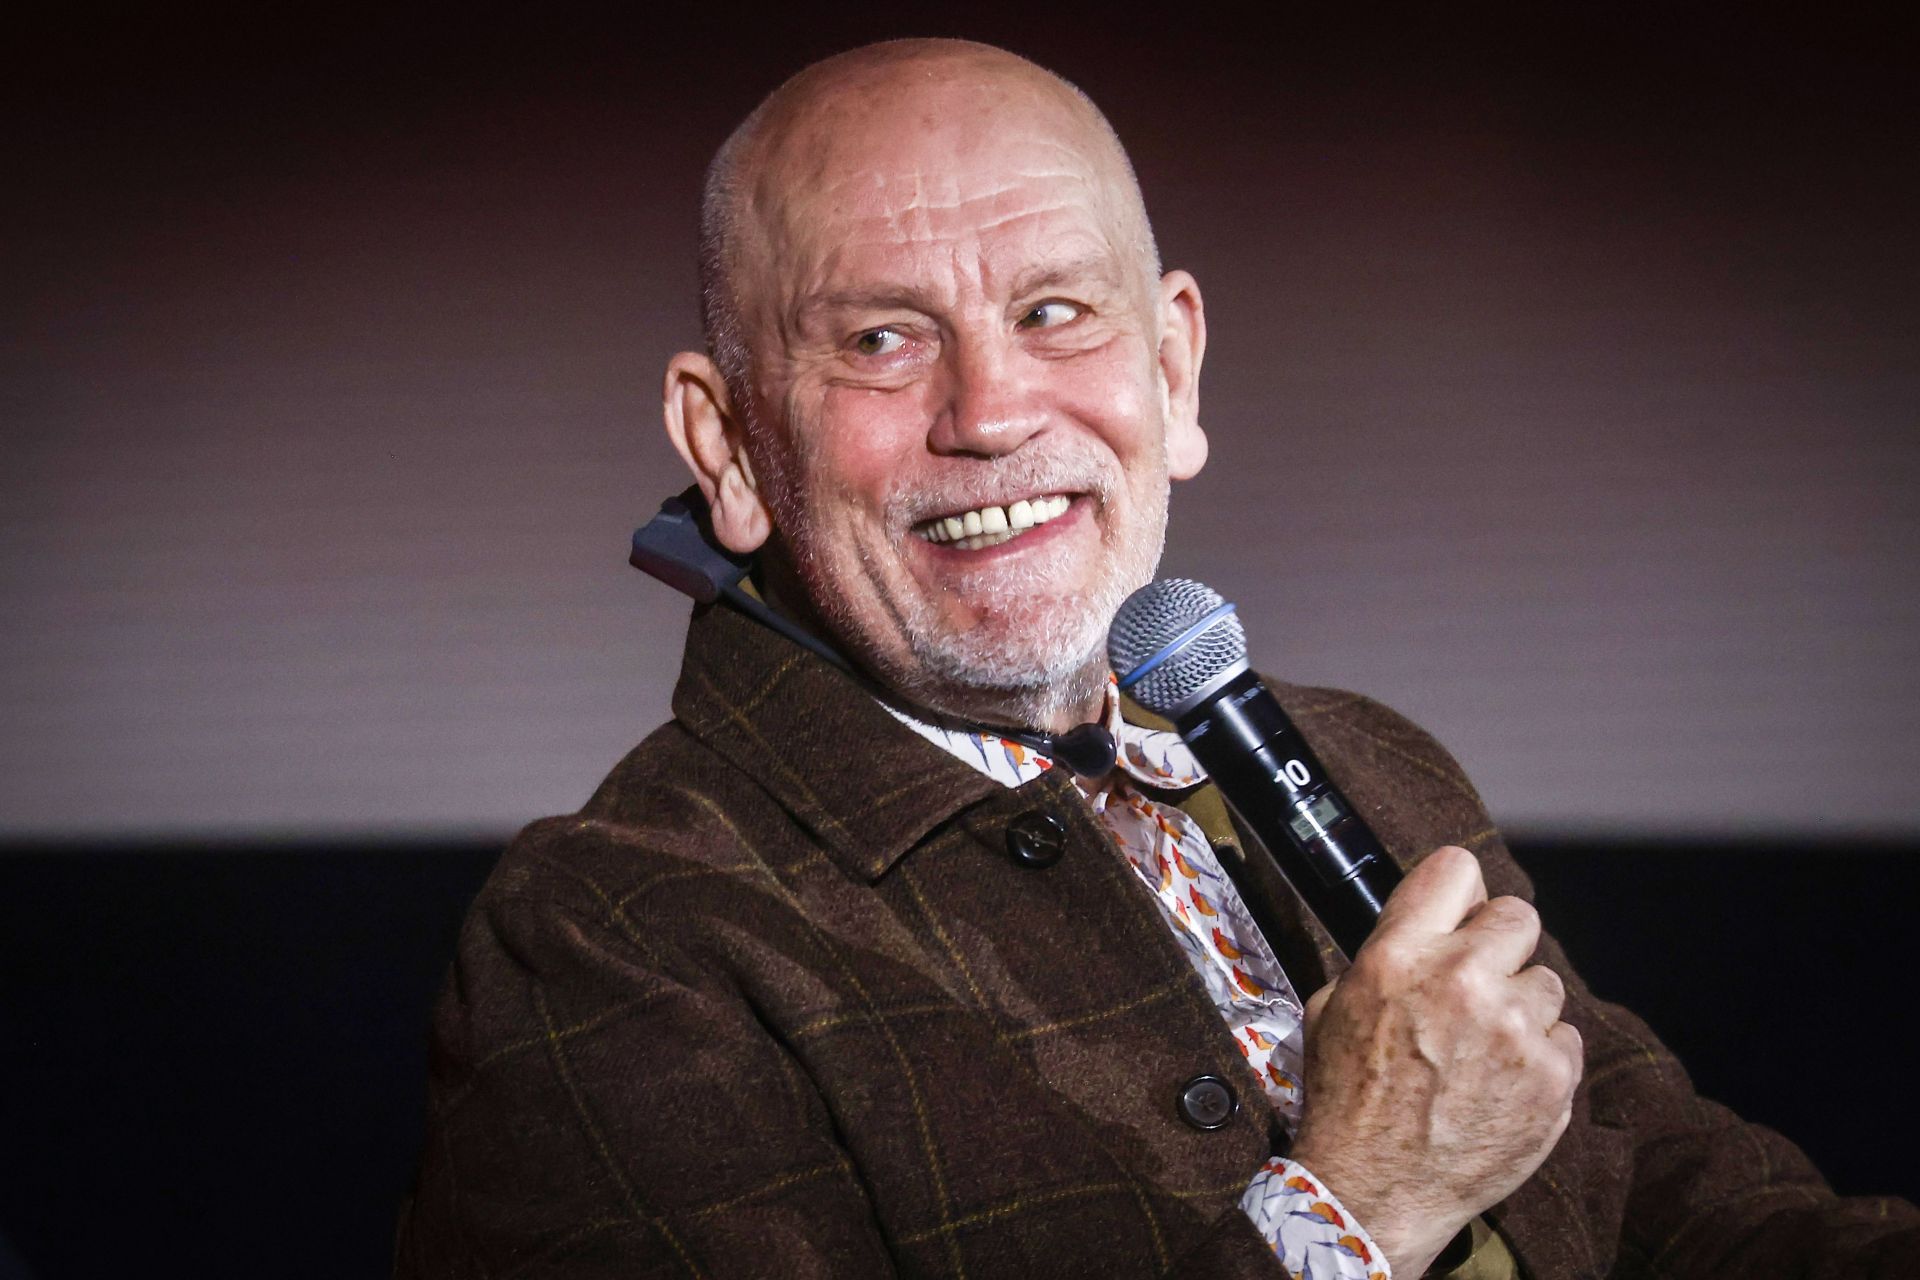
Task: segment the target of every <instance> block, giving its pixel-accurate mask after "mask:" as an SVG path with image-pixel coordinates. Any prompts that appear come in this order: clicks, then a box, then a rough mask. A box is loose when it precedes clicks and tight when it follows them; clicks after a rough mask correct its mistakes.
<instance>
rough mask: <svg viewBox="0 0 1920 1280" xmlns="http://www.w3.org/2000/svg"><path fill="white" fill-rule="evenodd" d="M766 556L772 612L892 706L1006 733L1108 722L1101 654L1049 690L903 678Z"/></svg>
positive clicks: (763, 570) (760, 578)
mask: <svg viewBox="0 0 1920 1280" xmlns="http://www.w3.org/2000/svg"><path fill="white" fill-rule="evenodd" d="M768 559H770V558H763V559H762V562H761V566H760V567H759V569H758V570H757V571H756V572H755V574H754V577H753V584H754V589H755V591H756V593H757V594H758V595H759V597H760V598H761V600H763V601H764V602H765V603H766V604H767V605H768V607H770V608H771V609H773V610H775V611H777V612H779V613H781V614H784V615H785V616H786V617H788V618H791V619H793V620H794V621H796V622H797V623H799V624H800V626H801V627H803V628H804V629H805V630H806V631H808V632H809V633H811V634H812V635H814V636H816V637H818V638H820V639H822V640H825V641H827V642H828V643H829V644H833V645H834V646H835V647H836V649H837V651H838V652H839V653H841V654H842V656H843V657H844V658H845V659H846V661H847V662H848V663H849V664H851V665H852V666H854V667H855V668H857V669H858V671H859V672H860V674H861V675H863V676H865V677H866V679H867V680H868V681H870V682H871V683H872V684H873V685H874V686H876V687H877V688H878V689H879V690H880V691H881V692H882V693H883V694H884V695H885V696H886V697H887V698H888V699H889V700H890V701H892V702H894V703H895V704H896V705H898V706H899V707H901V708H902V709H903V710H907V711H911V712H913V713H914V714H916V715H918V716H920V717H921V718H922V719H926V720H928V721H930V722H944V723H946V724H947V725H949V726H950V727H954V728H962V727H964V728H969V729H979V728H986V729H993V728H1004V729H1013V730H1021V731H1027V732H1037V733H1044V734H1057V733H1065V732H1066V731H1068V730H1069V729H1073V728H1075V727H1077V726H1079V725H1083V724H1100V723H1103V722H1104V721H1105V719H1106V702H1107V679H1108V673H1107V667H1106V663H1105V661H1104V660H1103V658H1102V657H1101V656H1099V655H1095V656H1092V657H1090V658H1089V659H1088V661H1087V662H1086V664H1085V665H1083V666H1082V667H1081V668H1080V669H1079V670H1078V671H1075V672H1073V673H1072V674H1070V675H1068V676H1066V677H1065V678H1063V679H1060V680H1056V681H1053V682H1051V683H1048V684H1045V685H1034V686H1022V687H1012V688H1002V687H993V686H981V685H970V684H960V683H957V682H954V681H948V680H940V679H937V678H931V677H929V678H925V679H921V680H913V681H908V680H901V679H897V678H894V676H893V675H892V673H889V672H888V671H886V670H885V668H884V665H883V664H879V663H875V662H872V661H869V660H867V659H866V657H865V655H862V654H860V653H859V652H858V651H855V650H850V649H848V648H847V647H846V646H844V645H842V644H840V643H839V642H838V638H837V637H836V636H835V635H834V632H833V630H832V628H831V627H830V626H829V625H828V624H827V621H826V619H825V618H823V617H822V616H821V615H820V612H819V611H818V610H816V609H814V608H813V607H812V604H811V602H810V601H809V600H808V598H807V595H806V593H805V592H804V591H802V590H800V589H799V583H798V582H797V580H795V578H794V577H793V575H792V574H791V573H790V572H783V571H782V567H781V565H780V562H779V561H778V560H774V561H773V563H772V564H769V563H768Z"/></svg>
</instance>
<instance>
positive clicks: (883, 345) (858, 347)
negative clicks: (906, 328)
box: [853, 329, 907, 356]
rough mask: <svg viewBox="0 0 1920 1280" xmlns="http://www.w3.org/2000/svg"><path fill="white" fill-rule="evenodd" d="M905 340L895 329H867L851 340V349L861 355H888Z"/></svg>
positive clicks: (902, 344)
mask: <svg viewBox="0 0 1920 1280" xmlns="http://www.w3.org/2000/svg"><path fill="white" fill-rule="evenodd" d="M906 341H907V340H906V338H904V337H902V336H901V334H900V332H899V331H898V330H896V329H869V330H867V331H866V332H865V333H863V334H861V335H860V336H858V337H857V338H855V339H854V340H853V349H854V350H855V351H858V352H859V353H860V354H861V355H863V356H890V355H892V354H893V353H894V352H896V351H898V350H899V349H900V348H901V347H902V346H904V345H905V344H906Z"/></svg>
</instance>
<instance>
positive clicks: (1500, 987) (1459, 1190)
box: [1291, 847, 1581, 1280]
mask: <svg viewBox="0 0 1920 1280" xmlns="http://www.w3.org/2000/svg"><path fill="white" fill-rule="evenodd" d="M1539 937H1540V917H1539V916H1538V915H1536V914H1535V913H1534V910H1533V908H1532V907H1530V906H1528V905H1527V904H1526V903H1524V902H1522V901H1520V900H1519V899H1518V898H1495V899H1493V900H1492V901H1488V899H1487V887H1486V883H1485V881H1483V880H1482V879H1481V876H1480V864H1479V862H1478V861H1477V860H1476V859H1475V858H1474V856H1473V855H1472V854H1470V853H1468V852H1467V851H1466V850H1465V849H1457V848H1452V847H1448V848H1443V849H1439V850H1437V851H1435V852H1434V853H1433V854H1432V856H1430V857H1429V858H1427V860H1426V861H1425V862H1422V863H1421V864H1420V865H1419V866H1418V867H1416V868H1414V869H1413V870H1412V871H1411V872H1409V873H1408V874H1407V878H1406V879H1405V880H1403V881H1402V882H1401V883H1400V886H1399V888H1397V889H1396V890H1394V893H1393V896H1392V897H1391V898H1389V899H1388V900H1387V904H1386V909H1385V910H1384V911H1383V912H1382V913H1381V916H1380V923H1379V924H1378V925H1377V926H1376V927H1375V928H1374V931H1373V933H1372V935H1371V936H1370V937H1369V938H1368V939H1367V942H1366V945H1365V946H1363V947H1361V948H1360V953H1359V954H1358V955H1356V956H1355V957H1354V958H1353V967H1352V968H1350V969H1349V970H1347V972H1346V973H1345V974H1344V975H1342V976H1341V978H1340V979H1339V980H1338V981H1337V982H1335V983H1332V984H1330V985H1328V986H1327V987H1325V988H1323V989H1322V990H1321V991H1319V992H1318V993H1316V994H1315V995H1314V997H1313V999H1311V1000H1309V1001H1308V1002H1307V1021H1306V1051H1307V1060H1306V1077H1307V1078H1306V1104H1307V1105H1306V1111H1305V1114H1304V1115H1303V1116H1302V1118H1301V1121H1300V1128H1299V1131H1298V1133H1297V1134H1296V1136H1295V1140H1294V1143H1293V1148H1292V1153H1291V1154H1292V1156H1293V1158H1294V1159H1295V1160H1298V1161H1299V1162H1300V1163H1302V1164H1304V1165H1306V1166H1307V1167H1308V1168H1309V1169H1311V1170H1312V1171H1313V1172H1314V1174H1315V1175H1316V1176H1318V1177H1319V1178H1320V1179H1322V1180H1323V1181H1324V1182H1325V1183H1326V1185H1327V1186H1328V1187H1329V1188H1331V1189H1332V1190H1333V1192H1334V1194H1336V1195H1338V1196H1339V1197H1340V1200H1341V1201H1342V1203H1344V1204H1345V1205H1346V1206H1347V1208H1348V1209H1350V1210H1351V1211H1352V1212H1353V1214H1354V1216H1355V1217H1357V1218H1358V1219H1359V1220H1360V1221H1361V1223H1362V1224H1364V1225H1365V1226H1366V1228H1367V1230H1368V1232H1370V1233H1371V1234H1372V1236H1373V1238H1374V1240H1375V1242H1376V1243H1378V1244H1379V1245H1380V1247H1381V1248H1382V1249H1384V1250H1385V1251H1386V1254H1387V1257H1388V1258H1389V1259H1390V1260H1391V1261H1392V1263H1393V1269H1394V1272H1395V1273H1396V1274H1397V1275H1400V1276H1404V1277H1407V1278H1408V1280H1412V1278H1413V1277H1416V1276H1418V1275H1419V1274H1420V1273H1421V1272H1422V1271H1424V1270H1426V1267H1427V1264H1428V1263H1430V1262H1431V1261H1432V1260H1433V1258H1434V1257H1435V1256H1436V1255H1437V1254H1438V1253H1439V1252H1440V1250H1441V1249H1443V1248H1445V1247H1446V1244H1447V1242H1448V1241H1449V1240H1450V1239H1452V1238H1453V1235H1454V1233H1455V1232H1457V1231H1458V1230H1459V1229H1460V1228H1461V1227H1462V1226H1463V1225H1465V1224H1466V1222H1467V1221H1468V1220H1469V1219H1470V1218H1472V1217H1473V1215H1475V1214H1476V1213H1479V1212H1480V1211H1481V1210H1483V1209H1486V1208H1488V1207H1489V1206H1491V1205H1494V1204H1497V1203H1499V1201H1501V1200H1502V1199H1504V1198H1505V1197H1506V1196H1507V1195H1508V1194H1509V1193H1511V1192H1512V1191H1513V1190H1514V1188H1516V1187H1518V1186H1519V1185H1520V1184H1521V1183H1522V1182H1524V1181H1525V1180H1526V1179H1527V1177H1528V1175H1530V1174H1531V1173H1532V1172H1533V1171H1534V1170H1535V1169H1537V1168H1539V1167H1540V1163H1541V1161H1543V1160H1545V1159H1546V1158H1547V1153H1548V1152H1549V1151H1551V1150H1552V1149H1553V1144H1554V1143H1555V1142H1557V1141H1559V1138H1560V1135H1561V1134H1562V1133H1563V1132H1565V1131H1566V1127H1567V1121H1568V1119H1569V1118H1570V1117H1571V1115H1572V1105H1573V1090H1574V1086H1575V1085H1576V1084H1578V1083H1579V1081H1580V1063H1581V1058H1580V1033H1579V1032H1578V1031H1576V1030H1574V1029H1573V1028H1572V1027H1570V1026H1568V1025H1567V1024H1566V1023H1564V1022H1562V1021H1560V1009H1561V1006H1562V1004H1563V1003H1564V1002H1565V1000H1566V990H1565V988H1564V987H1563V986H1562V985H1561V982H1560V978H1559V975H1558V974H1556V973H1554V972H1553V971H1552V970H1551V969H1547V968H1545V967H1543V966H1540V965H1535V966H1533V967H1532V968H1525V969H1523V968H1521V966H1522V965H1524V964H1526V962H1527V957H1528V956H1530V955H1532V954H1533V948H1534V944H1535V943H1536V942H1537V941H1538V940H1539Z"/></svg>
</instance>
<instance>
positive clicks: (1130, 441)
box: [1055, 342, 1164, 466]
mask: <svg viewBox="0 0 1920 1280" xmlns="http://www.w3.org/2000/svg"><path fill="white" fill-rule="evenodd" d="M1055 389H1056V394H1057V396H1058V403H1059V404H1060V406H1061V407H1062V408H1063V409H1065V410H1066V411H1067V412H1068V413H1070V414H1071V415H1072V416H1073V417H1074V418H1075V419H1077V420H1078V421H1079V422H1081V423H1082V424H1084V425H1085V426H1086V427H1087V428H1089V429H1090V430H1092V431H1093V432H1094V433H1095V434H1096V435H1098V436H1099V437H1100V438H1101V440H1103V441H1104V442H1105V443H1106V445H1107V447H1108V448H1110V449H1112V450H1113V452H1114V454H1115V455H1116V456H1118V457H1119V458H1120V460H1121V461H1122V462H1123V463H1126V464H1128V465H1129V466H1131V465H1132V463H1133V462H1134V461H1135V460H1136V459H1137V458H1139V457H1141V456H1145V457H1146V458H1148V459H1149V460H1154V461H1156V463H1157V459H1158V458H1159V456H1160V453H1161V447H1162V446H1161V436H1162V434H1163V431H1164V426H1163V423H1162V421H1161V413H1160V391H1159V385H1158V383H1157V382H1156V380H1155V378H1154V370H1153V364H1152V362H1151V361H1150V360H1148V359H1147V358H1146V355H1145V353H1144V352H1143V351H1142V350H1141V349H1140V348H1139V347H1138V346H1137V345H1136V344H1134V343H1122V342H1115V343H1111V344H1109V345H1108V346H1106V347H1103V348H1102V349H1100V350H1099V351H1093V352H1088V353H1087V354H1086V355H1084V356H1082V357H1080V358H1079V359H1076V360H1072V361H1067V362H1064V363H1063V366H1062V368H1061V372H1060V376H1059V378H1058V380H1057V381H1056V383H1055Z"/></svg>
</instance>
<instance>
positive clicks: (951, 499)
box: [886, 445, 1119, 529]
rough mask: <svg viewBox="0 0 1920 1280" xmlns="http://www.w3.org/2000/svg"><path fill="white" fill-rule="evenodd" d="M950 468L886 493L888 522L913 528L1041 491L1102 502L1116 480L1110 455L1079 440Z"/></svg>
mask: <svg viewBox="0 0 1920 1280" xmlns="http://www.w3.org/2000/svg"><path fill="white" fill-rule="evenodd" d="M952 468H953V469H952V471H951V472H950V473H948V474H942V475H937V476H934V477H930V478H926V479H923V480H922V481H920V482H918V483H912V482H909V483H908V484H906V485H903V486H902V488H901V490H900V491H899V492H897V493H895V494H894V495H893V496H892V497H890V498H888V499H887V506H886V519H887V525H888V527H889V528H895V529H905V528H911V527H912V526H914V525H917V524H919V523H920V522H921V521H923V520H931V519H932V518H933V517H935V516H945V515H952V514H954V513H955V512H959V511H971V510H974V509H975V508H978V507H987V506H1000V505H1003V504H1005V503H1009V502H1012V501H1014V500H1015V499H1017V498H1032V497H1037V496H1039V495H1040V494H1045V493H1084V494H1089V495H1091V496H1092V497H1093V498H1094V499H1095V500H1096V501H1099V502H1102V503H1104V502H1106V501H1107V500H1108V499H1110V498H1111V497H1112V496H1113V493H1114V490H1115V489H1116V487H1117V486H1118V483H1119V479H1118V477H1117V476H1116V475H1115V474H1114V469H1113V464H1112V462H1111V460H1110V458H1108V457H1105V456H1103V455H1102V453H1101V451H1099V450H1098V449H1093V448H1087V447H1083V446H1080V445H1070V446H1066V447H1055V448H1051V449H1049V450H1047V451H1046V452H1044V453H1041V452H1029V451H1027V450H1024V449H1022V450H1016V451H1015V452H1013V453H1010V454H1005V455H1002V456H1000V457H994V458H977V459H971V460H966V461H956V462H954V463H953V464H952Z"/></svg>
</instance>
